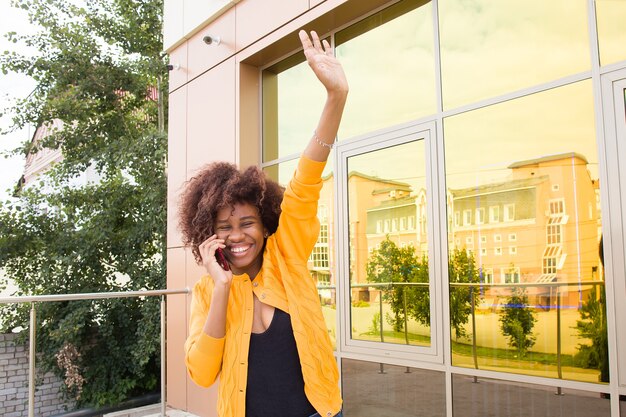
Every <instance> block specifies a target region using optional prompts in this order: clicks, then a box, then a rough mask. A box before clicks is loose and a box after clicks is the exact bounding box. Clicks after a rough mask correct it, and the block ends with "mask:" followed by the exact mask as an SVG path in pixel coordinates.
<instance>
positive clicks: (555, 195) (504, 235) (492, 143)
mask: <svg viewBox="0 0 626 417" xmlns="http://www.w3.org/2000/svg"><path fill="white" fill-rule="evenodd" d="M593 114H594V113H593V96H592V86H591V81H583V82H579V83H575V84H571V85H567V86H564V87H560V88H556V89H552V90H548V91H545V92H542V93H538V94H533V95H530V96H527V97H523V98H520V99H516V100H511V101H508V102H505V103H501V104H497V105H494V106H489V107H485V108H481V109H479V110H475V111H471V112H467V113H463V114H459V115H456V116H452V117H449V118H446V119H445V120H444V135H445V136H444V139H445V151H446V154H445V158H446V182H447V190H448V201H449V203H448V210H449V212H452V213H457V212H458V213H463V212H464V211H466V210H472V212H475V210H476V209H477V208H481V207H484V208H488V207H496V206H497V207H500V212H501V213H503V215H502V216H499V217H496V216H493V218H487V217H485V219H484V220H485V221H484V222H483V223H482V224H481V223H478V222H477V221H476V219H475V218H471V219H469V221H468V222H467V223H462V224H456V223H450V224H451V226H450V228H449V229H448V233H449V240H448V241H449V242H450V247H449V273H450V317H451V327H452V352H453V356H452V362H453V364H454V365H458V366H466V367H475V368H480V369H494V370H502V371H506V372H516V373H525V374H531V375H538V376H545V377H552V378H563V379H573V380H579V381H588V382H599V381H602V382H606V381H607V380H608V372H607V371H608V362H607V360H606V356H605V353H606V318H605V317H606V315H605V301H604V300H605V297H604V281H603V269H602V265H601V262H600V258H599V255H598V246H599V242H600V238H601V214H600V207H599V201H600V198H599V193H600V183H599V181H598V156H597V152H596V142H595V131H594V119H593ZM513 234H514V235H515V240H514V241H511V240H510V239H508V236H510V235H513ZM483 236H484V237H486V239H484V240H483V239H482V237H483ZM468 239H471V241H472V242H474V243H473V246H472V245H469V244H467V243H466V242H468ZM513 246H514V247H515V250H513V251H512V250H510V248H511V247H513ZM482 249H486V250H485V251H482ZM472 285H473V286H472ZM472 303H473V305H472ZM596 358H600V360H596Z"/></svg>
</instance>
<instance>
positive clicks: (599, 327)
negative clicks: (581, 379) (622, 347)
mask: <svg viewBox="0 0 626 417" xmlns="http://www.w3.org/2000/svg"><path fill="white" fill-rule="evenodd" d="M576 330H577V331H578V335H579V336H580V337H584V338H586V339H589V340H590V341H591V345H588V344H584V343H581V344H579V345H578V353H577V355H576V359H577V360H578V361H579V362H582V366H584V367H587V368H594V369H598V370H600V382H609V342H608V338H607V323H606V294H605V292H604V286H602V288H601V290H600V295H599V296H598V291H597V287H596V286H595V285H594V286H593V288H592V289H591V292H590V294H589V298H587V300H586V301H585V302H584V303H583V305H582V307H581V308H580V320H577V321H576Z"/></svg>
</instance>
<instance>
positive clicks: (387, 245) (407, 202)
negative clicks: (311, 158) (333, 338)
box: [347, 140, 430, 346]
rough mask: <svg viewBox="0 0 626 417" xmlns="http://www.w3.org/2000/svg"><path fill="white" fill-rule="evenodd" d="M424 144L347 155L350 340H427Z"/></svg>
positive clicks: (427, 342)
mask: <svg viewBox="0 0 626 417" xmlns="http://www.w3.org/2000/svg"><path fill="white" fill-rule="evenodd" d="M424 147H425V145H424V141H423V140H415V141H412V142H408V143H404V144H401V145H396V146H392V147H389V148H385V149H379V150H376V151H373V152H368V153H364V154H361V155H357V156H352V157H349V158H348V164H347V168H348V169H347V172H348V173H349V174H348V179H347V181H348V184H347V187H348V210H349V214H348V216H349V219H348V225H349V248H350V286H351V302H352V308H351V317H350V319H351V324H350V326H351V329H352V338H353V339H359V340H370V341H377V342H386V343H398V344H410V345H421V346H429V345H430V296H429V287H428V282H429V279H428V239H427V230H426V171H425V162H424V161H425V149H424Z"/></svg>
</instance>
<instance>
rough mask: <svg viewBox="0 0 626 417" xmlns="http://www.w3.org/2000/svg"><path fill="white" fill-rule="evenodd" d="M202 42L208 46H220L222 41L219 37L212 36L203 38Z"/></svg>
mask: <svg viewBox="0 0 626 417" xmlns="http://www.w3.org/2000/svg"><path fill="white" fill-rule="evenodd" d="M202 40H203V41H204V43H206V44H207V45H219V44H220V42H221V41H222V40H221V39H220V37H219V36H211V35H206V36H205V37H204V38H202Z"/></svg>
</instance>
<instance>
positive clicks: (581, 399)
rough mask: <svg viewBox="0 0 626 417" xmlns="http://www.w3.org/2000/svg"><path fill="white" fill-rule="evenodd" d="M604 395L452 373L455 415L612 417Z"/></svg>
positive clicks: (475, 416) (472, 416)
mask: <svg viewBox="0 0 626 417" xmlns="http://www.w3.org/2000/svg"><path fill="white" fill-rule="evenodd" d="M555 394H561V395H555ZM603 397H604V396H602V395H601V394H598V393H593V392H584V391H577V390H571V389H565V388H562V389H560V390H559V389H558V388H554V387H544V386H540V385H534V384H522V383H517V382H511V381H499V380H495V379H486V378H480V379H478V380H475V379H474V377H471V376H465V375H452V408H453V411H454V412H453V414H454V415H455V416H463V417H484V416H520V415H524V416H533V417H589V416H594V417H610V415H611V404H610V400H609V399H607V398H603Z"/></svg>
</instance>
